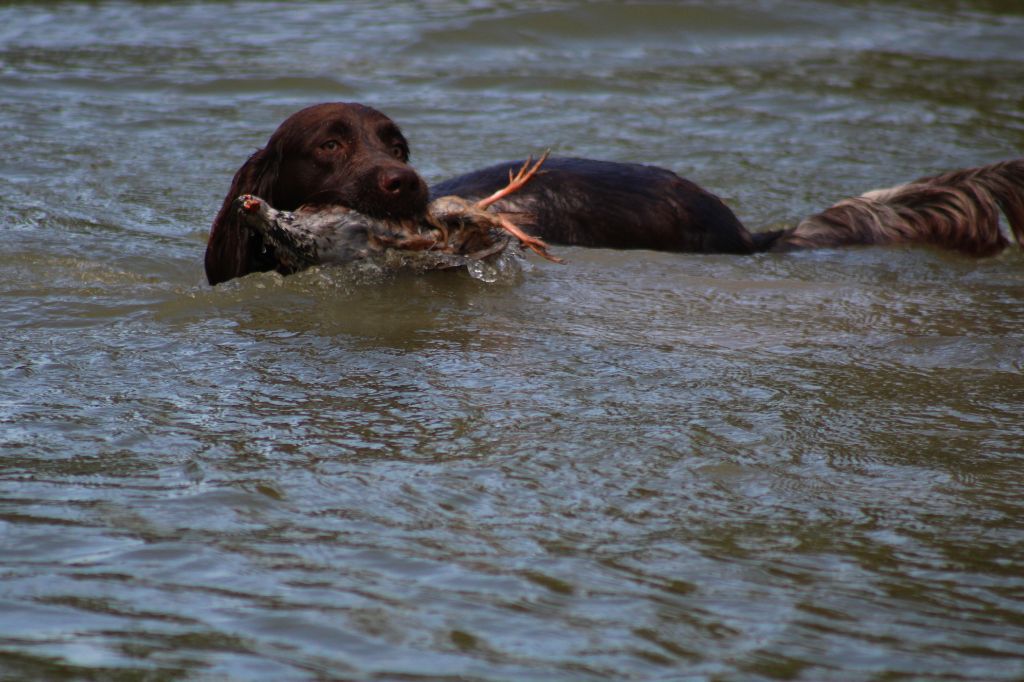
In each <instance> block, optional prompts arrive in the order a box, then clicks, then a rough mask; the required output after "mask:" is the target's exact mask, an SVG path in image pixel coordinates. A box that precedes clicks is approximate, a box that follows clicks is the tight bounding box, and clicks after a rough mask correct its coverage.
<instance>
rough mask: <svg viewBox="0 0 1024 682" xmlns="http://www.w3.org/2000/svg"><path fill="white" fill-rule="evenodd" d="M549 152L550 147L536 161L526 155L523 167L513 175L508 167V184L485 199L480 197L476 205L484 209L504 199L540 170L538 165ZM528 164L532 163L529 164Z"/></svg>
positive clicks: (541, 163) (542, 162)
mask: <svg viewBox="0 0 1024 682" xmlns="http://www.w3.org/2000/svg"><path fill="white" fill-rule="evenodd" d="M550 153H551V150H550V149H549V150H548V151H546V152H544V153H543V154H542V155H541V157H540V158H539V159H537V163H533V157H532V156H530V157H527V159H526V163H524V164H523V167H522V168H520V169H519V172H518V173H516V174H515V175H513V174H512V169H509V171H508V185H506V186H505V187H504V188H503V189H499V190H498V191H497V192H495V193H494V194H492V195H491V196H489V197H487V198H486V199H481V200H480V201H478V202H476V207H477V208H479V209H481V210H483V209H486V208H487V207H488V206H490V205H491V204H493V203H494V202H496V201H498V200H499V199H504V198H505V197H507V196H508V195H509V194H512V193H513V192H515V191H517V190H519V189H521V188H522V186H523V185H525V184H526V183H528V182H529V181H530V178H532V177H533V176H534V175H536V174H537V171H538V170H540V167H541V166H542V165H543V164H544V162H545V161H547V160H548V154H550ZM530 164H533V165H532V166H531V165H530Z"/></svg>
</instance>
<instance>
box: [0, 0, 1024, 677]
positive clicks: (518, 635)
mask: <svg viewBox="0 0 1024 682" xmlns="http://www.w3.org/2000/svg"><path fill="white" fill-rule="evenodd" d="M1022 35H1024V10H1022V9H1021V7H1020V5H1019V3H1016V2H999V1H989V2H952V1H950V2H939V3H935V2H910V3H906V2H901V3H896V2H892V3H890V2H855V3H839V2H825V1H814V2H796V3H794V2H786V3H783V2H771V1H769V2H760V3H747V2H715V3H698V2H684V3H666V4H659V3H632V4H623V3H585V2H568V1H567V2H553V1H544V2H540V1H536V2H530V1H525V2H524V1H518V2H497V1H480V2H454V1H451V2H430V3H411V2H410V3H375V2H358V3H326V2H324V3H276V2H259V3H188V4H179V3H173V4H172V3H167V4H164V3H125V2H118V3H49V2H46V3H40V2H33V3H14V4H8V5H5V6H4V7H3V8H0V132H2V135H0V149H2V151H3V154H2V155H0V235H2V237H3V242H4V243H3V247H2V248H0V455H2V459H0V575H2V580H0V677H2V678H4V679H97V680H100V679H102V680H107V679H179V678H184V679H240V680H241V679H244V680H250V679H251V680H281V679H387V680H394V679H410V680H412V679H424V680H426V679H430V680H436V679H453V680H454V679H460V680H507V679H523V680H528V679H535V680H558V679H561V680H601V679H615V680H622V679H643V680H658V679H662V680H678V679H758V678H761V679H767V678H784V679H793V678H795V679H807V680H822V679H837V680H838V679H842V680H851V679H903V678H913V679H920V678H925V679H963V680H979V679H1006V680H1010V679H1019V678H1021V677H1022V676H1024V532H1022V531H1024V523H1022V522H1021V519H1022V518H1024V504H1022V502H1021V494H1020V493H1021V487H1020V480H1021V476H1022V474H1024V458H1022V456H1024V419H1022V414H1024V377H1022V371H1024V333H1022V331H1021V330H1022V329H1024V255H1022V253H1021V252H1020V251H1019V250H1012V251H1008V252H1006V253H1004V254H1002V255H1000V256H998V257H995V258H990V259H984V260H975V259H970V258H964V257H961V256H958V255H951V254H947V253H942V252H938V251H935V250H930V249H921V248H887V249H883V248H877V249H849V250H831V251H820V252H808V253H797V254H786V255H764V256H755V257H736V256H698V255H685V254H683V255H681V254H659V253H651V252H615V251H603V250H583V249H564V248H563V249H561V250H560V251H559V253H560V255H562V256H564V257H565V258H566V259H567V260H568V261H569V263H568V264H567V265H565V266H557V265H553V264H549V263H546V262H543V261H539V260H536V259H530V260H529V261H528V262H527V263H526V265H525V266H524V270H523V272H522V274H521V275H520V276H519V277H511V278H503V279H502V280H501V281H499V282H496V283H494V284H486V283H483V282H479V281H477V280H474V279H472V278H470V277H468V276H466V275H464V274H456V275H439V276H430V277H381V276H374V275H372V274H368V273H366V272H350V271H345V270H329V269H325V270H313V271H308V272H305V273H302V274H300V275H297V276H294V277H289V278H286V279H283V278H280V277H279V276H276V275H273V274H260V275H253V276H250V277H246V278H243V279H241V280H235V281H232V282H230V283H228V284H226V285H223V286H219V287H217V288H210V287H208V286H206V285H205V283H204V280H203V275H202V265H201V256H202V252H203V248H204V245H205V239H206V234H207V231H208V228H209V224H210V221H211V220H212V217H213V215H214V213H215V212H216V209H217V208H218V207H219V204H220V201H221V199H222V197H223V193H224V192H225V191H226V190H227V188H228V185H229V182H230V178H231V175H232V173H233V172H234V171H235V169H237V167H238V166H239V165H240V164H241V163H242V162H243V161H244V160H245V158H246V157H247V156H248V155H249V154H250V153H251V152H252V151H253V150H254V149H256V148H257V147H259V146H260V145H262V143H263V142H264V141H265V140H266V139H267V137H268V136H269V134H270V133H271V132H272V130H273V129H274V127H276V125H277V124H278V123H279V122H280V121H281V120H283V119H284V117H286V116H287V115H288V114H290V113H292V112H293V111H295V110H297V109H298V108H301V107H303V106H306V105H308V104H311V103H315V102H321V101H333V100H344V101H360V102H364V103H367V104H371V105H374V106H376V107H378V108H380V109H382V110H383V111H385V112H387V113H388V114H390V115H391V116H392V117H393V118H395V119H396V120H397V121H398V122H399V123H400V124H401V125H402V127H403V129H404V131H405V133H406V135H407V136H408V137H409V138H410V140H411V142H412V147H413V159H414V162H415V163H416V165H417V167H418V168H419V169H420V170H421V172H422V173H423V174H424V176H425V177H427V178H428V179H429V180H439V179H442V178H444V177H447V176H450V175H452V174H455V173H458V172H462V171H466V170H470V169H472V168H475V167H478V166H482V165H486V164H489V163H491V162H493V161H495V160H500V159H504V158H515V157H521V156H524V155H525V154H528V153H534V154H536V153H538V152H540V151H542V150H543V149H545V148H547V147H551V148H552V149H553V150H554V151H555V152H556V153H559V154H575V155H585V156H592V157H598V158H605V159H618V160H630V161H644V162H649V163H655V164H659V165H662V166H666V167H669V168H672V169H673V170H676V171H678V172H679V173H681V174H683V175H685V176H687V177H689V178H691V179H693V180H695V181H697V182H699V183H701V184H702V185H704V186H706V187H708V188H709V189H711V190H713V191H715V192H717V193H719V194H720V195H721V196H722V197H723V198H724V199H726V201H728V202H729V203H730V205H732V206H733V207H734V208H735V209H736V211H737V213H738V214H739V215H740V217H741V219H742V220H743V221H744V222H745V223H747V224H748V225H750V226H751V227H754V228H758V227H764V226H770V225H775V224H779V223H784V222H787V221H793V220H796V219H799V218H800V217H802V216H804V215H807V214H809V213H811V212H814V211H816V210H819V209H821V208H823V207H825V206H827V205H829V204H830V203H831V202H833V201H835V200H836V199H838V198H840V197H843V196H846V195H849V194H853V193H859V192H861V191H864V190H867V189H871V188H874V187H878V186H884V185H889V184H893V183H896V182H900V181H904V180H908V179H912V178H915V177H919V176H921V175H925V174H929V173H933V172H939V171H943V170H947V169H952V168H958V167H964V166H973V165H979V164H982V163H988V162H992V161H997V160H1001V159H1006V158H1012V157H1015V156H1020V155H1021V150H1022V149H1024V51H1022V50H1021V36H1022Z"/></svg>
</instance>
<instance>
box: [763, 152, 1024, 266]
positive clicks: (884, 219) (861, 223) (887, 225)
mask: <svg viewBox="0 0 1024 682" xmlns="http://www.w3.org/2000/svg"><path fill="white" fill-rule="evenodd" d="M1000 211H1002V213H1003V215H1005V216H1006V220H1007V222H1008V223H1009V231H1010V235H1011V236H1012V238H1013V240H1014V241H1016V242H1017V243H1018V244H1020V245H1024V159H1015V160H1012V161H1003V162H1001V163H994V164H991V165H988V166H981V167H979V168H969V169H966V170H961V171H954V172H951V173H943V174H942V175H936V176H933V177H927V178H921V179H920V180H916V181H914V182H911V183H907V184H905V185H899V186H897V187H893V188H890V189H883V190H875V191H873V192H867V193H865V194H862V195H861V196H859V197H854V198H852V199H844V200H842V201H840V202H839V203H837V204H835V205H834V206H832V207H830V208H828V209H826V210H824V211H822V212H821V213H817V214H815V215H812V216H810V217H808V218H805V219H804V220H802V221H801V222H800V223H799V224H798V225H797V226H796V227H794V228H791V229H788V230H780V231H777V232H775V233H768V234H767V235H764V236H762V238H761V239H762V240H763V245H764V247H765V248H766V249H768V250H771V251H790V250H794V249H813V248H826V247H840V246H852V245H857V244H911V243H915V244H930V245H932V246H937V247H941V248H945V249H951V250H954V251H960V252H962V253H966V254H970V255H973V256H991V255H995V254H997V253H999V252H1000V251H1002V250H1003V249H1005V248H1006V247H1007V246H1008V245H1009V243H1010V240H1008V239H1007V238H1006V236H1005V235H1004V234H1003V231H1002V230H1001V229H1000V219H999V214H1000Z"/></svg>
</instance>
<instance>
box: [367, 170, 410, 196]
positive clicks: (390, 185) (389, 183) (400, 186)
mask: <svg viewBox="0 0 1024 682" xmlns="http://www.w3.org/2000/svg"><path fill="white" fill-rule="evenodd" d="M377 183H378V184H379V185H380V189H381V191H383V192H384V193H385V194H391V195H394V196H400V195H402V194H405V193H407V192H411V191H413V190H415V189H416V187H417V185H418V184H419V176H418V175H416V174H415V173H413V172H412V171H408V170H406V169H404V168H389V169H388V170H383V171H381V172H380V174H379V175H378V176H377Z"/></svg>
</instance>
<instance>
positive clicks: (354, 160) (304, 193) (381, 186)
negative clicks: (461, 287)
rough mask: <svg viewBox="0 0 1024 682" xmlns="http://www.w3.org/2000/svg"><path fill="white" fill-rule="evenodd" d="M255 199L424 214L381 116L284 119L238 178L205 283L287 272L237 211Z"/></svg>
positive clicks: (340, 111) (284, 205) (329, 109)
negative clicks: (243, 197) (246, 199)
mask: <svg viewBox="0 0 1024 682" xmlns="http://www.w3.org/2000/svg"><path fill="white" fill-rule="evenodd" d="M240 194H255V195H257V196H259V197H262V198H263V199H265V200H266V201H267V202H268V203H270V204H271V205H272V206H274V207H275V208H278V209H280V210H286V211H288V210H294V209H296V208H298V207H299V206H302V205H304V204H340V205H342V206H347V207H349V208H351V209H353V210H356V211H358V212H359V213H363V214H365V215H368V216H371V217H374V218H405V217H409V216H414V215H419V214H421V213H423V211H424V210H425V209H426V205H427V186H426V184H425V183H424V182H423V180H422V179H420V176H419V175H418V174H417V173H416V171H415V170H413V168H412V166H410V165H409V144H408V142H406V140H405V137H404V136H403V135H402V132H401V131H400V130H399V129H398V126H397V125H395V124H394V122H392V120H391V119H389V118H388V117H387V116H385V115H384V114H382V113H380V112H379V111H377V110H375V109H371V108H370V107H365V106H363V105H361V104H345V103H332V104H318V105H315V106H312V107H308V108H306V109H303V110H302V111H299V112H297V113H295V114H293V115H292V116H290V117H288V119H287V120H285V122H284V123H282V124H281V125H280V126H279V127H278V129H277V130H276V131H275V132H274V134H273V135H271V136H270V140H269V141H268V142H267V145H266V146H265V147H263V148H262V149H260V150H258V151H257V152H256V153H255V154H253V155H252V156H251V157H249V160H248V161H246V162H245V163H244V164H243V165H242V167H241V168H239V169H238V172H237V173H235V177H234V180H233V181H232V183H231V189H230V190H228V194H227V196H226V197H225V198H224V203H223V205H222V206H221V209H220V212H219V213H218V214H217V217H216V219H215V220H214V221H213V228H212V229H211V231H210V240H209V243H208V244H207V247H206V277H207V279H208V280H209V281H210V284H217V283H218V282H224V281H226V280H229V279H231V278H233V277H241V276H242V275H245V274H247V273H250V272H261V271H265V270H275V269H278V270H281V271H283V272H287V269H286V268H284V267H283V266H282V265H281V264H280V263H279V262H278V260H277V258H276V257H275V255H274V253H273V252H272V250H270V249H268V248H267V247H266V245H265V244H264V243H263V239H262V238H261V237H260V235H259V234H257V233H256V232H255V231H253V230H251V229H249V228H248V227H246V226H245V225H243V224H242V223H241V222H240V220H239V217H238V215H237V212H236V211H235V209H234V206H233V204H234V200H235V198H236V197H238V196H239V195H240Z"/></svg>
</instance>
